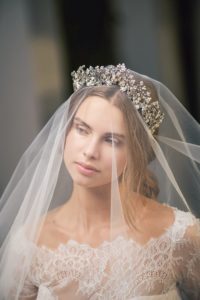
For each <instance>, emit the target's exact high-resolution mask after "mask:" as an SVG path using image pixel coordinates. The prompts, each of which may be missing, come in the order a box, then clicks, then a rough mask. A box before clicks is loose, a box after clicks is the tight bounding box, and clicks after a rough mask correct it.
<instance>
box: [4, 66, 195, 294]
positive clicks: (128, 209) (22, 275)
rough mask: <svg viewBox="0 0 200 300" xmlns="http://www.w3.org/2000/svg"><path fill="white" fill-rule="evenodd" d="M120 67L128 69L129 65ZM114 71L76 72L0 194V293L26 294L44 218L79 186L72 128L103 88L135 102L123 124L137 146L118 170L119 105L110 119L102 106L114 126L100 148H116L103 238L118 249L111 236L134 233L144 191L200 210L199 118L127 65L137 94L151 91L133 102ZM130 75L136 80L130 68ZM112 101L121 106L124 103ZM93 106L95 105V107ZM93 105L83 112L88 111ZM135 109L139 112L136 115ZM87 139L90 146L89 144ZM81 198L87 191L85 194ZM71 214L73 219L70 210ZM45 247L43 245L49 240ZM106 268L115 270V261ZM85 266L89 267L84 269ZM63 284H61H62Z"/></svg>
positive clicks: (74, 288)
mask: <svg viewBox="0 0 200 300" xmlns="http://www.w3.org/2000/svg"><path fill="white" fill-rule="evenodd" d="M118 66H120V68H121V67H123V68H124V65H118ZM112 68H115V67H113V66H108V67H107V68H105V69H101V68H100V69H99V70H103V71H102V72H103V75H104V76H105V77H106V76H108V74H109V72H110V71H112V72H113V69H112ZM126 70H128V69H126ZM89 72H91V74H90V73H89ZM112 72H111V77H109V81H108V80H107V79H106V80H107V81H106V80H105V78H104V77H101V78H100V77H98V81H97V83H96V82H95V80H96V79H95V78H96V77H95V73H94V69H87V70H86V72H85V73H84V76H86V78H87V77H88V78H89V80H88V81H87V82H86V80H85V79H84V80H85V81H84V80H83V77H84V76H83V77H81V78H82V79H81V80H82V81H81V80H79V75H80V74H82V75H83V69H81V72H80V73H77V74H78V75H77V74H75V75H74V74H73V76H74V82H75V84H74V85H75V92H74V93H73V94H72V95H71V96H70V98H69V99H67V101H65V102H64V103H63V104H62V105H61V106H60V107H59V108H58V110H57V111H56V112H55V113H54V115H53V116H52V117H51V119H50V120H49V121H48V123H47V124H46V126H45V127H44V128H43V129H42V131H41V132H40V133H39V134H38V136H37V137H36V139H35V140H34V141H33V142H32V144H31V145H30V146H29V148H28V149H27V150H26V152H25V153H24V155H23V156H22V158H21V160H20V161H19V163H18V165H17V167H16V170H15V171H14V174H13V175H12V178H11V179H10V182H9V183H8V186H7V187H6V189H5V191H4V193H3V195H2V197H1V199H0V244H1V248H0V291H1V292H0V293H1V299H20V295H21V293H23V292H22V291H23V289H24V286H25V282H26V281H27V277H28V274H29V273H30V272H34V271H33V270H32V262H33V260H34V257H35V253H36V251H38V248H39V247H40V246H38V244H39V241H40V236H41V232H42V231H43V228H44V227H45V226H46V225H45V224H46V218H47V217H48V216H49V215H51V213H52V212H54V211H55V210H56V209H58V208H60V207H63V205H65V204H66V203H67V201H68V200H69V199H70V197H71V195H72V193H73V188H74V181H73V176H72V175H71V174H70V172H69V170H68V169H67V168H66V165H65V159H64V157H65V156H67V155H68V156H69V158H70V157H71V155H75V154H74V153H73V147H71V145H70V144H69V143H67V139H68V135H69V133H70V132H71V130H72V128H73V126H74V125H73V124H74V119H75V117H76V116H77V112H78V111H79V110H80V108H81V107H83V104H84V103H85V100H86V99H88V97H92V96H95V97H100V98H103V97H102V96H101V95H102V94H101V92H102V90H103V89H105V91H104V92H105V93H106V94H105V95H107V98H110V99H111V100H110V101H111V103H112V101H115V100H113V99H114V96H113V95H115V94H119V97H121V98H123V99H125V98H126V100H124V101H128V103H129V104H128V106H126V105H125V106H124V107H122V109H121V111H123V113H124V116H125V117H124V118H125V119H126V122H125V123H126V124H128V125H127V126H129V128H127V127H126V130H129V134H130V138H129V139H128V141H127V144H128V149H131V151H128V152H126V164H125V165H124V167H123V170H121V171H120V170H119V162H118V160H119V159H118V153H119V152H120V151H121V150H120V149H121V148H120V147H121V146H118V144H117V143H118V139H117V142H115V140H116V134H115V130H116V124H115V111H113V110H111V113H110V116H109V119H108V120H109V121H108V123H107V124H104V119H105V120H107V119H106V116H105V118H104V116H103V115H99V114H100V111H96V112H95V118H96V119H99V118H100V119H102V124H103V125H102V126H104V127H103V128H106V129H107V132H109V136H106V139H105V140H103V142H106V146H102V147H110V148H109V153H110V155H111V156H110V158H111V159H110V160H109V161H110V170H111V174H110V180H109V185H108V186H109V195H110V201H109V203H108V212H109V228H108V231H106V234H105V235H104V234H102V235H101V239H100V241H99V243H98V245H99V244H103V243H107V245H108V247H107V251H108V252H109V251H112V248H111V247H110V248H109V245H111V244H112V242H113V241H116V240H117V239H120V238H122V237H123V238H124V239H126V240H128V239H130V237H131V228H134V218H135V216H136V215H135V214H136V213H137V211H136V208H135V206H134V203H135V201H137V197H141V195H142V196H144V197H146V198H149V199H156V201H158V202H160V203H163V204H165V205H170V206H174V207H177V208H178V209H181V210H184V211H191V212H192V213H193V214H194V215H196V216H199V215H200V201H199V195H200V169H199V166H200V146H199V145H200V127H199V124H198V123H197V122H196V121H195V120H194V119H193V117H192V116H191V115H190V114H189V113H188V111H187V110H186V109H185V108H184V107H183V106H182V105H181V103H180V102H179V101H178V100H177V99H176V97H175V96H174V95H173V94H172V93H171V92H170V91H169V89H168V88H167V87H165V86H164V85H163V84H161V83H160V82H158V81H155V80H153V79H151V78H149V77H147V76H144V75H141V74H138V73H136V72H133V71H131V70H128V72H129V75H131V76H132V77H131V78H134V82H133V86H136V88H134V89H135V91H134V93H135V95H136V96H135V97H136V100H138V99H139V101H140V100H141V98H142V92H141V90H140V92H139V91H138V90H137V88H138V87H139V86H140V88H141V86H142V89H144V91H145V93H146V90H147V94H146V95H147V96H148V97H147V98H148V99H147V103H146V104H144V103H143V102H142V104H141V106H140V105H138V104H137V103H136V104H133V101H131V100H130V99H129V97H128V96H127V90H126V88H127V87H126V81H125V84H124V81H123V82H122V86H120V87H119V84H116V83H113V81H114V80H115V78H114V75H113V73H112ZM117 72H119V70H118V69H117ZM124 72H125V71H124V69H123V74H125V73H126V72H125V73H124ZM103 75H102V76H103ZM115 75H116V74H115ZM98 76H100V75H98ZM109 76H110V75H109ZM124 76H125V77H126V79H127V80H130V78H129V77H127V76H128V75H127V74H125V75H124ZM99 78H100V79H99ZM106 78H107V77H106ZM112 80H113V81H112ZM131 80H132V79H131ZM77 82H78V84H79V85H78V84H76V83H77ZM104 98H105V96H104ZM141 101H142V100H141ZM122 102H123V101H122ZM113 103H114V106H116V105H117V107H118V108H119V107H120V105H121V104H119V105H118V104H115V102H113ZM88 107H89V108H88ZM88 107H87V109H88V111H90V106H88ZM145 107H147V108H148V109H149V107H150V110H149V111H148V109H147V110H146V112H145V111H143V110H144V108H145ZM87 109H86V110H85V116H87V115H88V112H87ZM145 113H146V115H145ZM105 114H108V112H106V113H105ZM132 114H134V117H131V115H132ZM152 116H153V117H152ZM93 119H94V118H93ZM133 122H134V123H133ZM149 124H150V125H149ZM130 125H131V128H130ZM76 130H79V131H78V134H80V137H79V138H78V141H80V140H81V138H82V135H83V136H84V134H85V133H84V132H82V131H80V130H85V129H84V128H82V127H81V128H79V127H78V129H77V128H76ZM87 130H90V129H87ZM87 134H88V133H87ZM84 137H85V136H84ZM101 142H102V141H101ZM103 142H102V143H103ZM108 143H109V145H108ZM120 143H121V140H120ZM87 146H88V147H89V144H87ZM133 146H134V148H133ZM85 147H86V146H85ZM66 148H67V149H68V151H67V152H66ZM106 149H107V148H106ZM102 151H103V150H102ZM66 153H67V154H66ZM134 153H135V154H134ZM133 155H135V159H134V157H133ZM65 158H66V159H67V157H65ZM98 176H99V175H98ZM82 177H84V176H83V175H82ZM86 177H87V178H86V181H87V180H88V181H87V184H88V185H89V187H90V183H89V182H90V181H92V178H93V177H92V176H90V177H89V179H88V176H86ZM84 180H85V179H84ZM89 180H90V181H89ZM79 197H80V198H81V194H80V195H79ZM133 199H135V200H134V201H133ZM102 200H103V199H102ZM68 218H69V222H71V219H70V216H68ZM67 221H68V219H67V220H66V222H67ZM69 240H71V241H74V242H76V236H73V235H69ZM66 243H67V240H66ZM82 243H84V241H83V242H82ZM85 244H87V240H86V242H85ZM98 245H97V246H98ZM41 247H43V248H45V245H44V246H43V245H42V246H41ZM44 259H45V258H44ZM102 267H103V264H102ZM107 268H108V274H109V267H108V266H107ZM86 272H89V270H87V269H86ZM97 273H98V272H97ZM68 276H71V275H69V274H68ZM78 276H79V274H76V277H78ZM108 276H109V275H108ZM97 277H98V274H97ZM97 279H98V278H97ZM26 288H27V286H26ZM62 288H63V287H62ZM62 288H61V287H60V289H61V290H62ZM81 288H83V287H81V286H78V284H77V283H76V282H75V284H74V286H72V287H71V294H70V295H71V298H73V299H84V298H83V297H81V296H80V295H81ZM87 288H88V291H89V292H91V291H92V287H90V288H89V283H88V287H87ZM89 292H88V293H89ZM91 293H92V292H91ZM49 299H50V298H49Z"/></svg>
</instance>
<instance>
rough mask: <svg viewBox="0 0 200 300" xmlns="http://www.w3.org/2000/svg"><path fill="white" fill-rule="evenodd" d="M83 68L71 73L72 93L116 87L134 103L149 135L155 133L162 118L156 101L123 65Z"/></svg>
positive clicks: (142, 83)
mask: <svg viewBox="0 0 200 300" xmlns="http://www.w3.org/2000/svg"><path fill="white" fill-rule="evenodd" d="M84 68H85V66H84V65H83V66H81V67H79V68H78V70H77V71H76V72H75V71H73V72H72V73H71V75H72V80H73V87H74V91H77V90H79V89H80V88H83V87H86V86H88V87H89V86H102V85H105V86H113V85H116V86H118V87H119V89H120V90H121V91H122V92H124V93H126V95H127V96H128V98H129V99H130V100H131V101H132V102H133V103H134V105H135V108H136V109H137V110H138V111H139V113H140V115H141V116H142V118H143V120H144V122H145V123H146V125H147V126H148V128H149V129H150V130H151V133H152V134H153V133H155V131H156V129H157V128H159V126H160V124H161V122H162V121H163V118H164V114H163V113H162V112H161V111H160V106H159V102H158V99H157V98H156V99H153V98H152V93H151V88H149V87H148V86H146V85H145V84H144V82H143V81H142V80H138V78H137V79H136V78H135V76H134V73H133V72H132V71H131V70H129V69H127V68H126V66H125V64H118V65H117V66H112V65H109V66H106V67H104V66H100V67H99V66H96V67H95V68H93V67H91V66H90V67H89V68H86V69H84Z"/></svg>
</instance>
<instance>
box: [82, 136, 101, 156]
mask: <svg viewBox="0 0 200 300" xmlns="http://www.w3.org/2000/svg"><path fill="white" fill-rule="evenodd" d="M99 151H100V149H99V143H98V140H97V139H96V138H95V137H91V138H90V139H89V140H87V144H86V145H85V148H84V151H83V154H84V156H85V157H87V158H90V159H98V158H99Z"/></svg>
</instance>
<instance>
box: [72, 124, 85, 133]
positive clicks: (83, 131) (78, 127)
mask: <svg viewBox="0 0 200 300" xmlns="http://www.w3.org/2000/svg"><path fill="white" fill-rule="evenodd" d="M75 129H76V131H77V132H78V133H79V134H82V135H83V134H87V133H88V131H87V129H86V128H85V127H83V126H81V125H78V124H75Z"/></svg>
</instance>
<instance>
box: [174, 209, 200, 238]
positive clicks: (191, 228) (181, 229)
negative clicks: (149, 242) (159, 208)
mask: <svg viewBox="0 0 200 300" xmlns="http://www.w3.org/2000/svg"><path fill="white" fill-rule="evenodd" d="M172 210H173V211H174V216H175V218H174V223H173V226H172V228H171V234H172V237H173V239H174V240H176V241H180V240H184V241H194V240H195V239H198V240H200V220H199V219H198V218H196V217H195V216H194V215H193V214H192V213H191V212H189V211H188V212H185V211H182V210H179V209H177V208H174V207H172Z"/></svg>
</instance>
